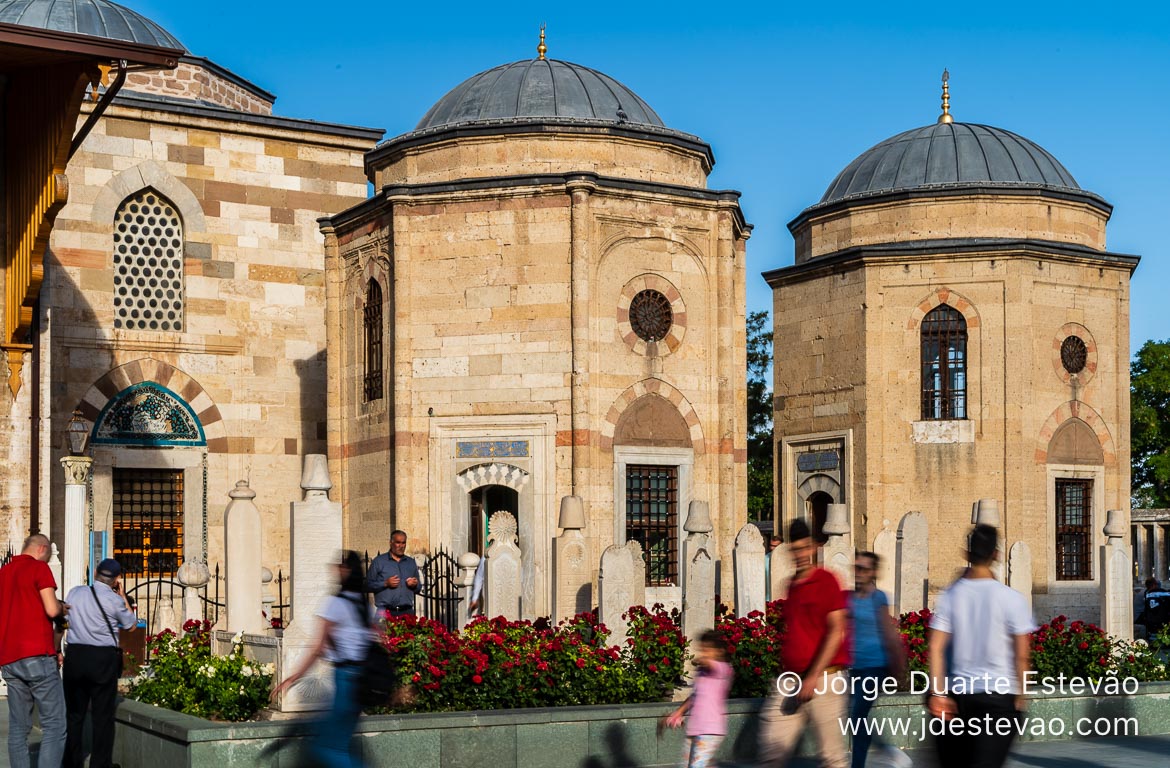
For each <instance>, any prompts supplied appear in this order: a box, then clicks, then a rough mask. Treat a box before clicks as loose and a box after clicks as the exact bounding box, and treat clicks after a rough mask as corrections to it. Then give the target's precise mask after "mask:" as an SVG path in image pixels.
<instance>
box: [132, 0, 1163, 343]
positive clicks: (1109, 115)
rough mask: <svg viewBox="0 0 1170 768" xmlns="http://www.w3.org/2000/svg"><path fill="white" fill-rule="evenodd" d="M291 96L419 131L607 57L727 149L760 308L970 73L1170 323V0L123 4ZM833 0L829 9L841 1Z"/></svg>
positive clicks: (990, 116)
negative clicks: (480, 85)
mask: <svg viewBox="0 0 1170 768" xmlns="http://www.w3.org/2000/svg"><path fill="white" fill-rule="evenodd" d="M122 2H124V3H125V4H126V5H128V6H130V7H131V8H133V9H134V10H136V11H138V12H140V13H142V14H144V15H146V16H148V17H149V18H152V19H154V20H155V21H157V22H158V23H160V24H161V25H163V26H164V27H166V28H167V29H168V30H169V31H170V32H171V33H172V34H174V35H175V36H176V37H178V38H179V39H180V40H181V41H182V42H183V43H184V44H185V45H186V46H187V48H188V49H189V50H190V51H191V52H192V53H194V54H196V55H200V56H206V57H208V58H210V59H212V60H214V61H215V62H217V63H218V64H220V65H222V66H225V67H227V68H228V69H230V70H232V71H234V72H236V73H237V74H239V75H241V76H243V77H245V78H248V79H250V80H252V81H253V82H255V83H256V84H257V85H259V86H261V87H262V88H265V89H267V90H269V91H272V92H273V93H275V94H276V95H277V97H278V98H277V102H276V112H277V113H278V114H281V115H287V116H291V117H305V118H312V119H318V120H326V121H331V122H340V123H350V124H357V125H367V126H372V127H379V128H384V129H386V132H387V135H388V136H393V135H396V134H399V133H403V132H405V131H408V130H410V129H412V128H413V127H414V125H415V123H416V122H417V121H418V119H419V118H420V117H421V116H422V115H423V113H424V112H425V111H426V110H427V108H428V107H430V105H431V104H432V103H434V102H435V101H436V100H438V99H439V97H441V96H442V95H443V94H444V93H446V92H447V91H448V90H449V89H451V88H452V87H454V86H455V85H457V84H458V83H459V82H460V81H462V80H463V79H465V78H467V77H469V76H470V75H472V74H475V73H476V72H479V71H482V70H485V69H489V68H491V67H493V66H496V65H498V64H502V63H505V62H509V61H515V60H518V59H524V58H531V57H533V56H535V48H536V44H537V34H538V29H539V26H540V23H541V22H546V23H547V24H548V46H549V56H550V57H551V58H558V59H564V60H567V61H573V62H576V63H579V64H584V65H586V66H590V67H593V68H595V69H600V70H602V71H604V72H606V73H607V74H609V75H611V76H612V77H615V78H617V79H618V80H620V81H622V82H623V83H625V84H626V85H627V86H629V87H630V88H632V89H633V90H634V91H635V92H636V93H638V95H640V96H641V97H642V98H643V99H645V100H646V101H647V102H648V103H649V104H650V105H651V106H652V107H654V108H655V110H656V111H657V112H658V113H659V115H661V117H662V118H663V120H664V121H665V122H666V124H667V125H669V126H670V127H672V128H677V129H679V130H683V131H687V132H689V133H694V134H697V135H699V136H701V137H702V138H703V139H704V140H706V141H707V142H709V143H710V144H711V145H712V147H713V149H714V151H715V157H716V167H715V171H714V173H713V174H712V176H711V179H710V184H709V185H710V186H711V187H712V188H730V189H738V190H740V191H741V192H743V200H742V204H743V208H744V212H745V214H746V215H747V218H748V221H750V222H752V223H753V224H754V225H755V232H754V234H753V236H752V239H751V241H750V242H749V244H748V308H749V310H753V309H769V308H770V304H771V300H770V295H769V290H768V287H767V285H766V284H765V283H764V281H763V280H762V278H760V277H759V273H760V272H761V271H764V270H767V269H772V268H774V267H778V266H784V265H787V264H791V263H792V257H793V254H792V238H791V236H790V235H789V233H788V229H787V226H786V225H787V223H788V222H789V221H790V220H791V219H792V218H793V217H794V216H796V215H797V214H798V213H799V212H800V211H801V210H802V209H803V208H805V207H806V206H808V205H811V204H813V203H815V202H816V201H817V200H819V199H820V196H821V195H822V194H823V193H824V190H825V188H826V186H827V185H828V184H829V182H830V181H831V180H832V178H833V177H834V176H835V175H836V173H837V172H838V171H839V170H841V168H843V167H844V166H845V165H846V164H848V163H849V161H850V160H852V159H853V158H854V157H855V156H857V155H858V154H860V153H861V152H863V151H864V150H865V149H867V148H868V147H870V146H872V145H873V144H876V143H877V142H879V141H881V140H882V139H885V138H887V137H888V136H891V135H893V134H895V133H898V132H900V131H903V130H907V129H910V128H914V127H917V126H921V125H926V124H928V123H932V122H934V120H935V118H936V117H937V116H938V112H939V87H940V86H939V76H940V74H941V72H942V69H943V67H944V66H945V67H947V68H949V69H950V72H951V104H952V112H953V113H954V114H955V116H956V119H958V120H962V121H969V122H978V123H986V124H990V125H995V126H998V127H1001V128H1006V129H1008V130H1011V131H1014V132H1016V133H1020V134H1022V135H1024V136H1027V137H1028V138H1030V139H1032V140H1033V141H1035V142H1037V143H1038V144H1040V145H1041V146H1043V147H1044V148H1045V149H1047V150H1048V151H1049V152H1051V153H1052V154H1054V155H1055V156H1056V157H1057V158H1058V159H1059V160H1060V161H1061V162H1062V163H1063V164H1064V165H1065V166H1066V167H1067V168H1068V169H1069V171H1071V172H1072V174H1073V176H1075V177H1076V179H1077V181H1078V182H1079V183H1080V185H1081V186H1082V187H1084V188H1086V189H1089V190H1091V191H1093V192H1096V193H1098V194H1100V195H1102V196H1103V197H1104V198H1105V199H1106V200H1108V201H1109V202H1110V203H1112V204H1113V205H1114V206H1115V208H1114V213H1113V218H1112V220H1111V221H1110V224H1109V241H1108V247H1109V249H1110V250H1111V251H1117V252H1122V253H1136V254H1139V255H1141V256H1142V257H1143V260H1142V264H1141V266H1140V267H1139V268H1138V271H1137V273H1136V274H1135V277H1134V281H1133V291H1132V318H1131V339H1132V342H1133V348H1134V350H1135V351H1136V349H1137V347H1138V346H1140V345H1141V343H1142V342H1144V341H1145V340H1146V339H1150V338H1157V339H1168V338H1170V302H1168V301H1166V299H1165V297H1164V296H1163V295H1162V289H1164V287H1165V286H1168V285H1170V253H1168V251H1170V249H1168V248H1167V246H1166V241H1167V237H1168V229H1170V227H1168V226H1167V225H1168V221H1167V219H1170V128H1168V126H1170V86H1168V85H1167V74H1168V72H1170V66H1168V65H1170V35H1168V34H1167V33H1166V31H1165V30H1166V28H1167V22H1170V11H1168V10H1166V9H1165V8H1164V7H1159V6H1156V5H1154V4H1152V3H1150V4H1148V5H1147V4H1132V5H1131V4H1126V3H1117V4H1112V5H1106V6H1102V5H1100V4H1088V3H1077V2H1072V1H1070V2H1064V3H1037V2H1026V3H1021V2H1016V3H1012V4H1008V3H997V2H992V1H991V0H988V1H987V2H983V3H938V2H933V3H903V4H893V3H873V2H867V3H854V2H837V3H833V4H817V5H818V6H819V7H814V6H813V4H805V3H800V4H789V3H773V4H768V5H762V4H761V5H758V6H757V5H752V4H734V5H724V4H721V3H707V4H692V3H686V2H675V3H669V4H665V3H664V4H639V3H625V4H617V3H546V4H538V3H529V2H512V3H506V4H505V3H458V2H447V3H441V4H440V3H429V4H428V3H386V2H383V3H375V2H364V1H360V2H343V1H341V2H334V3H332V4H325V3H320V2H317V3H308V2H303V1H302V0H288V1H287V2H282V3H273V2H261V1H256V2H240V1H239V0H236V2H225V1H224V0H203V1H202V2H199V3H194V2H186V3H176V2H174V0H165V1H164V0H122ZM823 9H828V10H823Z"/></svg>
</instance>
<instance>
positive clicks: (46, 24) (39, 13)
mask: <svg viewBox="0 0 1170 768" xmlns="http://www.w3.org/2000/svg"><path fill="white" fill-rule="evenodd" d="M0 22H3V23H6V24H19V25H20V26H24V27H39V28H41V29H51V30H53V31H55V32H71V33H73V34H78V35H89V36H91V37H104V38H107V39H111V40H125V41H127V42H130V43H139V44H140V45H152V46H156V47H158V48H172V49H175V50H179V51H185V50H186V49H185V48H184V47H183V44H182V43H180V42H179V41H178V40H177V39H175V36H174V35H172V34H171V33H170V32H167V31H166V30H165V29H163V28H162V27H160V26H159V25H158V24H155V23H154V22H153V21H151V20H150V19H148V18H146V17H145V16H143V15H141V14H138V13H135V12H134V11H132V10H130V9H129V8H124V7H123V6H120V5H117V4H116V3H110V2H106V0H0Z"/></svg>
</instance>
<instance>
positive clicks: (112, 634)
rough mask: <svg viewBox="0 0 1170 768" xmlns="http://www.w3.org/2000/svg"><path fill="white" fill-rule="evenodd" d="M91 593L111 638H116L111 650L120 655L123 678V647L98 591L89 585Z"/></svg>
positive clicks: (120, 673) (119, 674) (119, 662)
mask: <svg viewBox="0 0 1170 768" xmlns="http://www.w3.org/2000/svg"><path fill="white" fill-rule="evenodd" d="M89 593H90V594H91V595H93V601H94V602H95V603H97V607H98V610H99V611H101V613H102V618H103V619H105V622H106V629H108V630H109V631H110V637H112V638H114V646H113V648H112V649H111V650H114V651H116V652H117V653H118V677H121V676H122V670H123V668H124V667H125V661H126V660H125V653H124V651H123V650H122V646H121V645H120V644H119V643H118V633H117V632H115V631H114V625H113V624H111V623H110V617H109V616H107V615H106V609H105V608H103V607H102V601H101V600H99V599H98V593H97V590H96V589H94V588H93V585H92V584H90V585H89Z"/></svg>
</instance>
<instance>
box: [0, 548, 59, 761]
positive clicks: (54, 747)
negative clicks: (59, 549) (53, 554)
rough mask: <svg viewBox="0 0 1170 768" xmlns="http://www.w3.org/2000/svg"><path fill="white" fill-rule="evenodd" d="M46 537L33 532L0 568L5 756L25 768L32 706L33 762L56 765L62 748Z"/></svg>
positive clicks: (53, 589)
mask: <svg viewBox="0 0 1170 768" xmlns="http://www.w3.org/2000/svg"><path fill="white" fill-rule="evenodd" d="M50 550H51V547H50V545H49V539H48V538H47V537H46V536H42V535H41V534H39V533H34V534H33V535H32V536H29V537H28V538H27V539H25V540H24V548H23V549H22V550H21V552H20V554H19V555H17V556H16V557H14V558H12V560H11V561H10V562H9V563H8V565H6V566H4V567H3V568H0V674H3V675H4V682H5V683H7V684H8V760H9V764H10V765H11V766H12V768H28V765H29V752H28V734H29V731H31V730H32V714H33V707H34V705H35V706H36V708H37V711H38V713H39V714H40V719H41V734H42V738H41V751H40V757H39V758H38V760H37V765H41V766H46V768H54V767H55V766H59V765H61V757H62V755H63V753H64V750H65V693H64V690H63V689H62V687H61V676H60V674H58V672H57V644H56V641H55V639H54V637H53V621H52V620H53V619H55V618H57V617H58V616H62V615H63V614H64V613H65V607H64V606H63V605H62V603H61V602H60V601H59V600H57V582H56V581H55V580H54V579H53V572H52V571H50V570H49V566H48V565H47V563H48V562H49V552H50Z"/></svg>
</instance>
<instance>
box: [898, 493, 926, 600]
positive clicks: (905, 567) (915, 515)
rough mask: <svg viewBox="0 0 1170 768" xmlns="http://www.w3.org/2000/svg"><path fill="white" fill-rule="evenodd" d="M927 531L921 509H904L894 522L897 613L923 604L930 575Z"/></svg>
mask: <svg viewBox="0 0 1170 768" xmlns="http://www.w3.org/2000/svg"><path fill="white" fill-rule="evenodd" d="M928 534H929V529H928V526H927V523H926V517H925V516H924V515H923V514H922V513H921V512H908V513H907V514H906V515H905V516H904V517H903V518H902V521H901V522H900V523H899V524H898V566H897V567H898V575H897V579H896V580H895V583H896V585H897V595H896V596H895V597H894V602H895V604H896V605H897V606H898V608H897V610H898V614H899V615H901V614H903V613H909V612H910V611H920V610H922V609H923V608H925V607H926V592H927V586H928V584H927V582H928V579H929V577H930V539H929V538H928Z"/></svg>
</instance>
